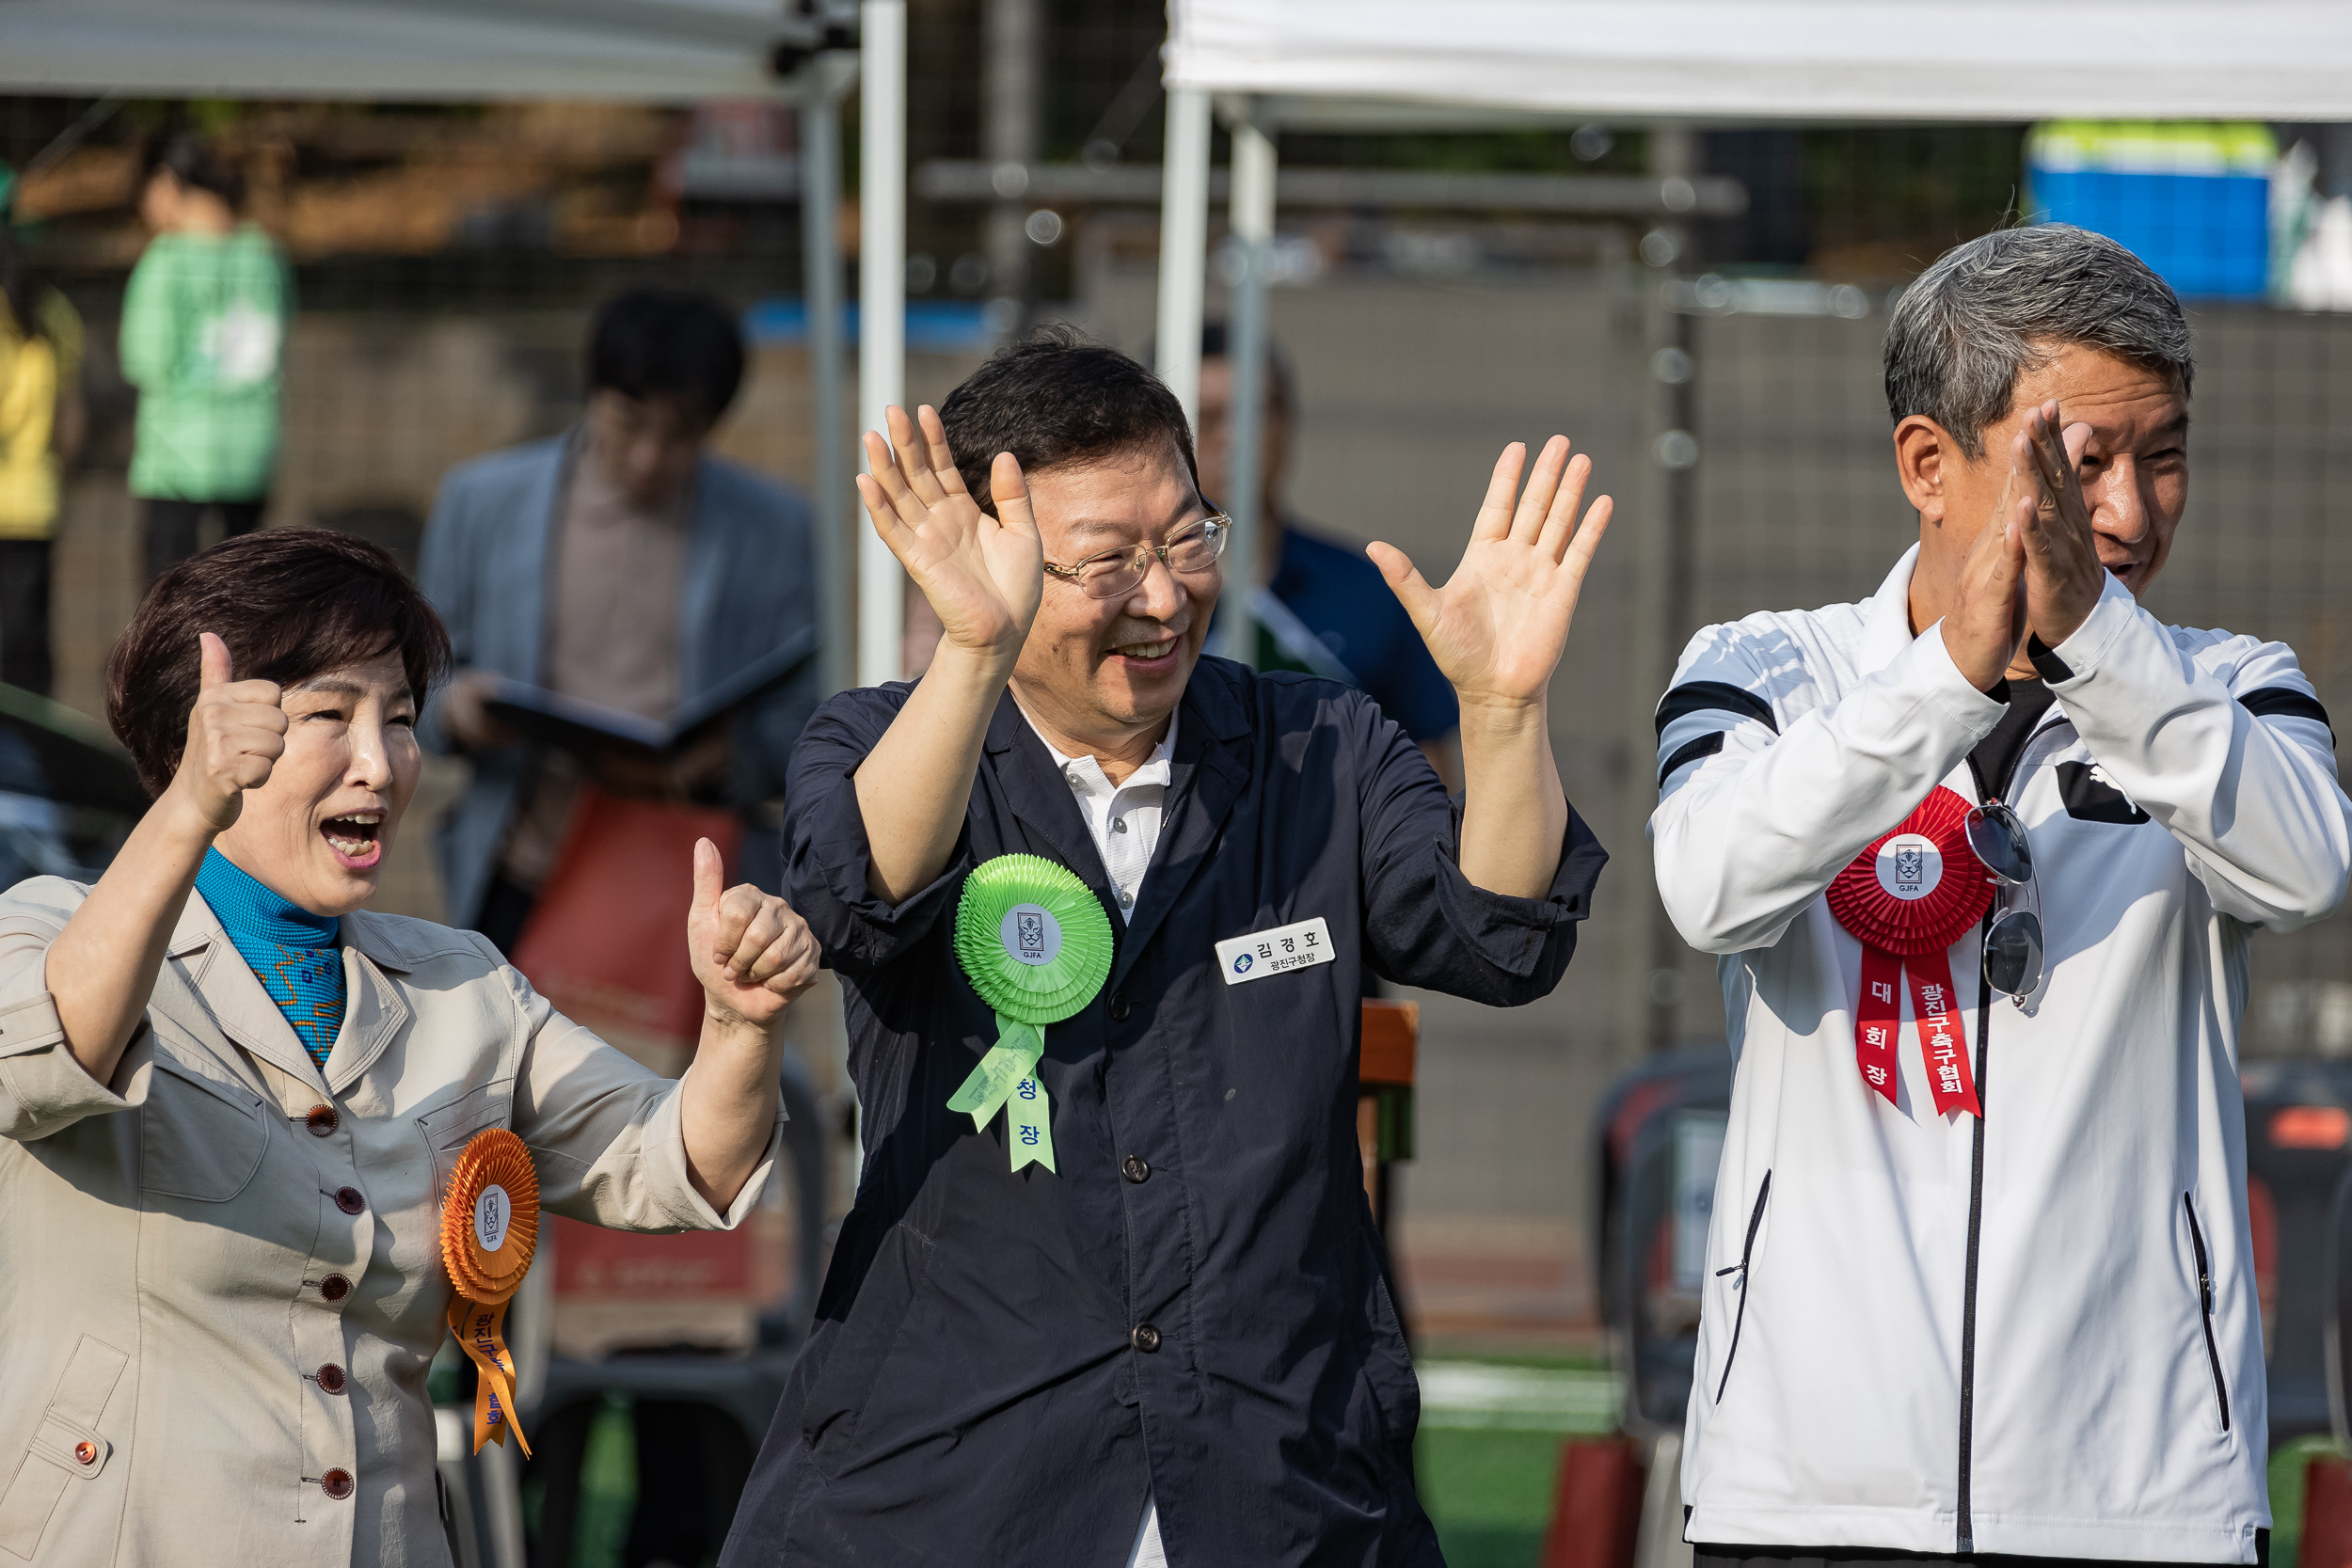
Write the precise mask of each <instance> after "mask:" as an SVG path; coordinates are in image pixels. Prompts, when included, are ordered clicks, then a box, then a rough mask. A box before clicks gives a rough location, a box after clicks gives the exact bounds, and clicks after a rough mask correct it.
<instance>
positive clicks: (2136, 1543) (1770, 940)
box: [1650, 225, 2352, 1568]
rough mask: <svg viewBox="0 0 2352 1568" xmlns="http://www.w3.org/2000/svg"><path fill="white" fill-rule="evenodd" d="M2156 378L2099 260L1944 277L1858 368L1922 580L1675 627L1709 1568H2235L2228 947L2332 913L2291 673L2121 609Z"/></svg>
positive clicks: (2238, 1521) (1671, 894)
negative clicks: (1723, 1033) (1699, 1211)
mask: <svg viewBox="0 0 2352 1568" xmlns="http://www.w3.org/2000/svg"><path fill="white" fill-rule="evenodd" d="M2191 368H2192V367H2191V357H2190V351H2189V333H2188V327H2187V324H2186V322H2185V320H2184V319H2183V317H2182V314H2181V309H2180V305H2179V302H2178V301H2177V300H2176V299H2175V298H2174V297H2173V294H2172V292H2171V291H2170V290H2169V288H2167V287H2166V286H2165V284H2164V283H2163V281H2162V280H2161V279H2159V278H2158V277H2156V276H2155V275H2154V274H2153V272H2151V271H2150V270H2149V269H2148V268H2147V267H2146V266H2145V265H2144V264H2143V263H2141V262H2140V261H2138V259H2137V258H2136V257H2134V256H2133V255H2132V254H2131V253H2130V252H2128V251H2126V250H2124V249H2123V248H2122V246H2120V245H2116V244H2114V243H2113V242H2112V241H2109V240H2106V239H2103V238H2101V237H2099V236H2097V235H2093V234H2090V233H2087V232H2085V231H2083V230H2077V229H2072V228H2068V227H2064V226H2061V225H2045V226H2042V227H2038V228H2030V229H2016V230H2004V231H2002V232H2000V233H1995V234H1991V235H1987V236H1986V237H1984V238H1982V239H1979V240H1977V241H1974V242H1971V243H1970V244H1968V245H1962V246H1960V247H1958V248H1957V249H1955V250H1953V251H1951V252H1949V253H1948V254H1947V255H1946V256H1944V257H1943V258H1942V259H1941V260H1940V261H1937V262H1936V263H1935V264H1934V265H1933V266H1932V267H1931V268H1930V269H1929V270H1928V271H1927V273H1926V274H1925V275H1924V276H1923V277H1921V278H1920V279H1919V280H1918V282H1917V283H1915V285H1913V286H1912V287H1911V288H1910V289H1909V290H1907V291H1906V292H1905V293H1904V294H1903V295H1902V298H1901V300H1900V302H1899V305H1898V306H1897V308H1896V310H1895V313H1894V319H1893V321H1892V323H1891V324H1890V325H1889V327H1888V332H1887V342H1886V386H1887V397H1888V403H1889V406H1890V412H1891V413H1892V415H1893V418H1894V420H1895V457H1896V467H1897V470H1898V472H1899V475H1900V477H1901V481H1902V484H1903V490H1904V494H1905V495H1906V497H1907V498H1908V499H1909V500H1910V502H1911V504H1912V505H1913V506H1914V507H1915V509H1916V510H1917V512H1918V515H1919V543H1918V545H1917V546H1916V547H1915V548H1914V549H1912V550H1910V551H1907V552H1906V553H1905V554H1904V555H1903V557H1902V559H1901V560H1900V561H1899V562H1896V564H1895V567H1894V570H1893V571H1892V572H1891V573H1890V574H1889V575H1888V576H1887V578H1886V580H1885V582H1884V583H1883V585H1882V586H1881V587H1880V589H1879V591H1878V592H1877V594H1874V595H1873V596H1872V597H1871V598H1870V599H1868V600H1867V601H1866V602H1864V603H1860V604H1846V605H1833V606H1830V607H1828V608H1826V609H1822V610H1800V611H1789V612H1785V613H1765V614H1757V615H1752V616H1750V617H1748V618H1747V619H1745V620H1743V621H1739V622H1735V623H1732V624H1730V625H1726V626H1711V627H1709V628H1708V629H1707V630H1706V631H1703V632H1701V633H1700V634H1699V635H1698V636H1697V637H1696V638H1695V639H1693V640H1692V643H1691V645H1690V647H1689V648H1688V649H1687V650H1686V651H1685V652H1684V654H1683V656H1682V660H1681V663H1680V665H1679V667H1678V668H1677V672H1676V674H1675V682H1674V685H1673V687H1672V688H1671V689H1669V690H1668V691H1667V693H1666V695H1665V697H1664V699H1663V700H1662V701H1661V704H1660V705H1659V709H1658V726H1659V756H1660V764H1661V767H1660V787H1661V793H1662V795H1663V799H1662V800H1661V803H1660V805H1659V808H1658V812H1657V814H1656V816H1653V817H1652V818H1651V822H1650V832H1651V838H1652V842H1653V845H1654V847H1655V851H1656V855H1657V863H1658V878H1659V885H1660V888H1661V892H1662V894H1663V895H1664V898H1665V902H1666V907H1667V909H1668V911H1669V912H1670V913H1671V915H1672V916H1673V918H1674V921H1675V924H1676V927H1677V929H1679V930H1680V931H1681V933H1682V935H1683V937H1684V938H1685V939H1686V940H1688V941H1689V942H1692V944H1693V945H1694V946H1697V947H1699V948H1701V949H1703V950H1705V951H1707V952H1710V953H1714V954H1717V955H1719V959H1718V967H1719V971H1720V974H1721V975H1722V979H1723V989H1724V1012H1725V1015H1726V1017H1727V1020H1728V1022H1729V1027H1730V1037H1731V1048H1732V1051H1733V1053H1734V1055H1735V1057H1736V1058H1737V1061H1738V1074H1737V1078H1736V1080H1735V1083H1734V1086H1733V1091H1732V1109H1731V1124H1730V1129H1729V1133H1728V1136H1727V1138H1726V1140H1725V1142H1724V1153H1723V1164H1722V1167H1721V1171H1720V1174H1719V1176H1718V1178H1717V1182H1716V1203H1715V1224H1714V1228H1713V1232H1712V1234H1711V1236H1710V1237H1709V1239H1708V1294H1707V1297H1706V1302H1705V1310H1704V1318H1703V1322H1702V1324H1701V1327H1700V1331H1699V1347H1698V1359H1697V1367H1696V1373H1697V1375H1696V1378H1695V1381H1694V1384H1693V1388H1692V1396H1691V1404H1690V1417H1689V1428H1688V1434H1687V1437H1686V1441H1685V1447H1684V1456H1683V1472H1682V1487H1683V1497H1684V1501H1685V1502H1686V1503H1687V1504H1688V1505H1689V1514H1688V1524H1687V1528H1686V1533H1687V1535H1688V1538H1689V1539H1690V1540H1691V1541H1692V1542H1693V1543H1695V1544H1696V1549H1697V1553H1698V1560H1699V1562H1700V1563H1701V1564H1702V1565H1703V1568H1709V1565H1718V1568H1719V1565H1724V1564H1729V1563H1741V1562H1764V1561H1770V1562H1788V1561H1790V1560H1808V1559H1810V1560H1820V1559H1824V1558H1827V1559H1830V1560H1837V1561H1841V1562H1847V1563H1851V1562H1854V1561H1868V1560H1872V1559H1874V1558H1879V1557H1894V1556H1899V1555H1902V1556H1906V1560H1916V1559H1915V1558H1913V1557H1910V1556H1909V1554H1923V1555H1925V1556H1926V1557H1927V1558H1928V1559H1929V1560H1936V1559H1948V1558H1952V1557H1956V1556H1957V1557H1964V1556H1968V1555H1971V1554H1980V1553H1981V1554H2002V1555H2015V1556H2025V1557H2042V1558H2074V1559H2097V1560H2122V1561H2133V1560H2144V1561H2166V1562H2254V1561H2256V1560H2258V1554H2259V1553H2261V1552H2262V1551H2263V1550H2264V1549H2265V1544H2266V1536H2265V1532H2266V1530H2267V1528H2268V1526H2269V1522H2270V1520H2269V1508H2268V1504H2267V1502H2266V1500H2265V1487H2264V1465H2265V1408H2264V1407H2265V1398H2264V1386H2263V1354H2262V1328H2261V1315H2260V1308H2259V1306H2258V1304H2257V1301H2256V1297H2255V1283H2254V1273H2253V1265H2252V1261H2251V1254H2250V1250H2249V1241H2248V1231H2247V1218H2246V1156H2245V1148H2244V1113H2243V1111H2242V1108H2241V1106H2240V1103H2239V1098H2238V1078H2237V1036H2238V1022H2239V1018H2240V1016H2241V1014H2242V1013H2243V1011H2244V1007H2245V1002H2246V952H2247V942H2248V941H2249V939H2250V938H2251V936H2252V935H2253V933H2254V931H2255V929H2256V928H2257V927H2263V928H2267V929H2270V930H2288V929H2291V928H2293V927H2297V926H2300V925H2303V924H2306V923H2308V922H2310V921H2313V920H2316V919H2319V918H2320V917H2321V916H2323V915H2325V914H2326V913H2328V911H2329V910H2331V909H2333V908H2334V907H2335V905H2336V904H2337V902H2338V901H2339V900H2340V899H2341V898H2342V897H2343V896H2344V888H2345V881H2346V879H2347V876H2348V875H2352V802H2347V800H2345V798H2344V792H2343V790H2342V789H2341V788H2340V787H2339V785H2338V784H2337V777H2336V764H2335V755H2334V738H2333V735H2332V732H2331V731H2330V729H2329V727H2328V718H2327V714H2326V713H2325V712H2324V711H2323V710H2322V708H2321V707H2320V705H2319V703H2318V700H2317V698H2316V697H2315V695H2314V694H2313V690H2312V684H2311V682H2310V681H2309V680H2308V679H2306V678H2305V676H2304V674H2303V673H2302V671H2301V670H2300V669H2299V668H2298V667H2297V665H2296V658H2295V655H2294V654H2293V652H2292V651H2290V650H2289V649H2288V648H2286V647H2285V646H2284V645H2282V644H2280V643H2277V642H2265V641H2260V640H2259V639H2257V638H2253V637H2243V636H2233V635H2232V634H2231V633H2228V632H2224V631H2192V630H2185V629H2183V628H2180V627H2176V626H2165V625H2164V624H2162V623H2161V622H2159V621H2158V620H2157V619H2156V618H2155V617H2154V616H2153V615H2152V614H2150V613H2149V612H2148V611H2147V610H2143V609H2141V608H2140V607H2139V605H2138V603H2137V598H2138V596H2139V595H2140V594H2144V593H2145V592H2146V590H2147V588H2148V585H2149V583H2150V582H2151V581H2152V580H2153V578H2154V577H2155V575H2156V573H2157V572H2158V571H2159V570H2160V569H2161V568H2162V566H2163V565H2164V562H2165V557H2166V554H2167V552H2168V550H2169V546H2170V545H2171V540H2172V535H2173V531H2174V529H2175V527H2176V526H2177V525H2178V523H2179V521H2180V517H2181V511H2182V507H2183V505H2184V502H2185V499H2186V490H2187V456H2186V437H2187V424H2188V393H2189V381H2190V374H2191ZM1986 803H1991V804H1990V807H1989V809H1979V810H1974V811H1972V810H1971V808H1980V807H1985V806H1986ZM2003 807H2006V808H2007V810H2006V811H2004V810H2003V809H2002V808H2003ZM1897 830H1902V831H1900V832H1898V831H1897ZM1980 856H1981V857H1982V859H1981V861H1980V859H1979V857H1980ZM1988 866H1990V871H1988ZM1993 873H2000V874H2001V875H2000V876H1998V877H1995V876H1994V875H1993ZM2004 992H2007V993H2009V994H2004Z"/></svg>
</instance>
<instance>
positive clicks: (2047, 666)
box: [2026, 633, 2074, 686]
mask: <svg viewBox="0 0 2352 1568" xmlns="http://www.w3.org/2000/svg"><path fill="white" fill-rule="evenodd" d="M2026 662H2027V663H2029V664H2031V665H2032V666H2033V673H2035V674H2037V675H2040V676H2041V677H2042V679H2043V680H2045V681H2047V682H2048V683H2049V684H2050V685H2052V686H2056V685H2058V683H2059V682H2060V681H2071V680H2073V679H2074V666H2073V665H2071V664H2069V663H2067V662H2066V660H2064V659H2062V658H2060V657H2058V650H2057V649H2056V648H2053V647H2051V646H2050V645H2049V644H2048V643H2047V642H2044V641H2042V639H2041V638H2040V637H2038V636H2036V635H2034V634H2032V633H2027V634H2026Z"/></svg>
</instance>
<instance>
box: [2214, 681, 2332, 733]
mask: <svg viewBox="0 0 2352 1568" xmlns="http://www.w3.org/2000/svg"><path fill="white" fill-rule="evenodd" d="M2237 701H2238V705H2239V706H2240V707H2242V708H2244V709H2245V710H2246V711H2247V712H2249V713H2250V714H2252V715H2253V716H2254V717H2255V718H2257V719H2262V718H2266V717H2268V716H2269V715H2272V714H2276V715H2278V716H2279V717H2280V718H2281V719H2316V720H2318V721H2320V722H2321V723H2323V724H2328V710H2327V709H2326V708H2324V707H2322V706H2320V705H2319V699H2318V698H2316V697H2310V696H2306V695H2304V694H2303V693H2302V692H2300V691H2297V690H2296V689H2293V688H2292V687H2285V686H2265V687H2264V688H2263V689H2261V690H2259V691H2249V692H2248V693H2247V694H2246V695H2245V696H2243V697H2240V698H2239V699H2238V700H2237ZM2335 734H2336V727H2335V726H2334V725H2333V724H2328V738H2329V739H2330V740H2332V739H2334V738H2335Z"/></svg>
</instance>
